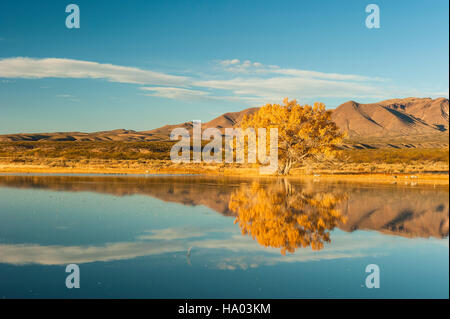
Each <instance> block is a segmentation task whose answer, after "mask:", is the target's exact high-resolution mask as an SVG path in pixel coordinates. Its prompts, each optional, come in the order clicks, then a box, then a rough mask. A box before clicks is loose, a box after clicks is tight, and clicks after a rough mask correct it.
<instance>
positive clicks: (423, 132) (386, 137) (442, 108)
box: [0, 97, 449, 147]
mask: <svg viewBox="0 0 450 319" xmlns="http://www.w3.org/2000/svg"><path fill="white" fill-rule="evenodd" d="M258 109H259V108H257V107H254V108H248V109H244V110H242V111H238V112H228V113H224V114H222V115H221V116H218V117H216V118H214V119H212V120H211V121H209V122H205V123H202V128H203V129H205V128H212V127H215V128H218V129H220V130H222V132H223V129H225V128H228V127H236V126H238V125H239V123H240V122H241V121H242V119H243V117H244V116H245V115H250V114H253V113H254V112H256V111H257V110H258ZM331 111H332V119H333V121H334V122H335V123H336V125H337V126H338V127H339V128H340V129H341V130H342V131H346V132H347V134H348V137H349V140H353V142H354V143H355V142H356V143H357V142H362V141H368V140H369V141H372V142H383V143H385V144H386V143H387V141H390V140H398V141H402V140H404V142H405V143H406V142H410V141H413V142H418V141H421V142H437V143H438V144H439V145H442V144H444V145H445V144H447V145H448V131H449V102H448V99H447V98H443V97H441V98H436V99H431V98H415V97H410V98H403V99H389V100H384V101H380V102H377V103H368V104H362V103H358V102H356V101H352V100H350V101H348V102H345V103H343V104H341V105H339V106H338V107H337V108H336V109H334V110H331ZM177 127H184V128H186V129H188V130H192V122H184V123H180V124H171V125H165V126H162V127H159V128H156V129H152V130H147V131H134V130H127V129H116V130H111V131H100V132H93V133H84V132H55V133H19V134H5V135H0V142H11V141H123V142H133V141H134V142H138V141H141V142H150V141H166V140H169V136H170V132H171V131H172V130H173V129H174V128H177ZM354 143H353V144H354ZM433 145H434V146H436V143H434V144H433ZM433 145H429V146H430V147H431V146H433ZM439 145H438V146H439Z"/></svg>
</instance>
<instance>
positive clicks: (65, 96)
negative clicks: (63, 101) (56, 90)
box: [56, 94, 75, 98]
mask: <svg viewBox="0 0 450 319" xmlns="http://www.w3.org/2000/svg"><path fill="white" fill-rule="evenodd" d="M56 97H62V98H74V97H75V96H73V95H70V94H58V95H57V96H56Z"/></svg>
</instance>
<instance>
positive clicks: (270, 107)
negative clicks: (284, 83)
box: [241, 98, 344, 175]
mask: <svg viewBox="0 0 450 319" xmlns="http://www.w3.org/2000/svg"><path fill="white" fill-rule="evenodd" d="M283 103H284V104H283V105H280V104H266V105H265V106H263V107H261V108H260V109H259V110H258V112H256V113H254V114H253V115H250V116H247V115H246V116H245V117H244V119H243V121H242V122H241V127H242V128H243V129H246V128H254V129H255V130H257V129H258V128H266V129H267V130H269V129H270V128H277V129H278V157H279V164H280V165H279V170H278V173H279V174H283V175H285V174H288V173H289V171H290V169H291V167H292V165H293V164H295V163H298V162H301V161H302V160H303V159H305V158H307V157H315V158H321V157H324V158H329V157H333V156H334V155H335V153H336V151H337V148H336V145H338V144H340V143H341V142H342V140H343V138H344V133H341V132H340V131H339V129H338V127H337V126H336V124H335V123H334V122H333V121H332V119H331V112H330V111H327V110H326V109H325V105H324V104H322V103H314V106H310V105H304V106H301V105H299V104H298V103H297V101H296V100H292V101H289V100H288V98H285V99H284V101H283ZM267 135H269V134H267ZM266 138H267V141H269V136H267V137H266ZM266 145H269V142H267V143H266Z"/></svg>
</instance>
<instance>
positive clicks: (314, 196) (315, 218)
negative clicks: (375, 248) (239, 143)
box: [229, 180, 346, 255]
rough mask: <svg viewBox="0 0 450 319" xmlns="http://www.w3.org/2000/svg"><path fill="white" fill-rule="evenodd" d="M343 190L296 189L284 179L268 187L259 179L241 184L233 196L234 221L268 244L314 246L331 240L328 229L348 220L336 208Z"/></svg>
mask: <svg viewBox="0 0 450 319" xmlns="http://www.w3.org/2000/svg"><path fill="white" fill-rule="evenodd" d="M345 198H346V196H345V195H343V194H341V195H339V194H332V193H324V192H312V191H306V190H302V189H294V188H293V187H292V186H291V185H290V184H289V182H288V181H286V180H283V181H281V182H279V183H278V184H276V185H275V186H270V187H267V188H264V187H262V186H261V185H260V184H259V183H256V182H255V183H253V184H252V185H251V186H242V187H241V188H240V189H238V190H237V191H235V192H234V193H233V194H232V195H231V198H230V202H229V208H230V210H232V211H233V212H235V213H236V214H237V216H236V220H235V223H238V224H239V227H240V228H241V230H242V234H244V235H245V234H248V235H250V236H252V237H253V239H256V240H257V241H258V243H259V244H261V245H263V246H265V247H276V248H281V253H282V254H283V255H285V254H286V251H288V252H290V253H293V252H294V251H295V249H296V248H298V247H309V246H311V248H312V249H313V250H320V249H322V248H323V243H324V242H330V235H329V230H332V229H333V228H334V227H335V226H336V225H337V224H338V223H344V222H345V221H346V219H345V217H343V216H342V215H341V213H340V211H339V209H337V208H336V206H337V205H338V204H339V203H340V202H341V201H342V200H343V199H345Z"/></svg>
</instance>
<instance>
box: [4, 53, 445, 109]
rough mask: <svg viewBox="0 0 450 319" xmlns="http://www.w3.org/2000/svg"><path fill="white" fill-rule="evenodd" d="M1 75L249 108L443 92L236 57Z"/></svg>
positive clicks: (10, 68) (44, 67)
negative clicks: (85, 82) (204, 66)
mask: <svg viewBox="0 0 450 319" xmlns="http://www.w3.org/2000/svg"><path fill="white" fill-rule="evenodd" d="M213 72H214V73H213ZM230 74H231V76H230ZM0 78H4V80H2V81H11V80H9V79H15V78H25V79H43V78H76V79H81V78H90V79H105V80H107V81H110V82H119V83H130V84H136V85H139V86H141V87H140V89H141V90H142V91H145V92H146V93H145V94H144V95H147V96H154V97H161V98H167V99H175V100H195V101H199V100H206V101H218V100H223V101H228V102H236V103H244V104H247V105H252V106H258V105H261V104H265V103H269V102H270V103H273V102H280V101H281V100H282V99H283V98H285V97H289V98H296V99H298V100H299V101H300V102H304V101H305V100H306V101H321V100H322V99H339V100H343V101H345V100H348V99H387V98H393V97H408V96H430V97H438V96H448V90H447V91H446V90H445V89H444V90H438V89H436V91H433V90H426V92H425V91H421V90H420V89H417V88H408V87H401V86H395V85H394V84H393V83H392V81H389V80H386V79H381V78H378V77H370V76H366V75H357V74H340V73H326V72H318V71H312V70H301V69H294V68H282V67H280V66H276V65H265V64H262V63H260V62H252V61H250V60H244V61H241V60H239V59H228V60H221V61H216V67H215V68H214V70H211V73H210V74H209V75H208V74H206V75H205V74H202V75H198V74H197V75H195V76H194V75H192V76H178V75H171V74H167V73H162V72H155V71H151V70H144V69H139V68H135V67H128V66H119V65H112V64H102V63H98V62H91V61H81V60H72V59H59V58H45V59H33V58H24V57H15V58H6V59H0Z"/></svg>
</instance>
